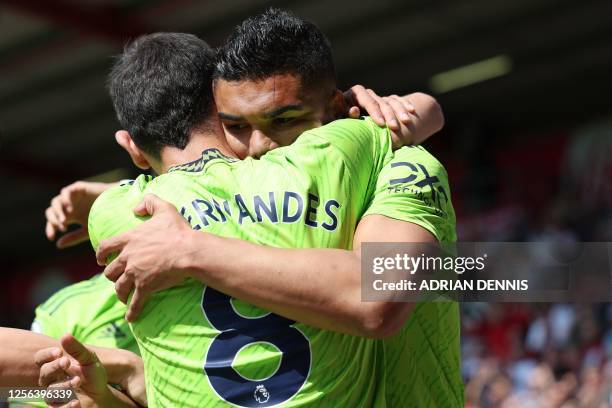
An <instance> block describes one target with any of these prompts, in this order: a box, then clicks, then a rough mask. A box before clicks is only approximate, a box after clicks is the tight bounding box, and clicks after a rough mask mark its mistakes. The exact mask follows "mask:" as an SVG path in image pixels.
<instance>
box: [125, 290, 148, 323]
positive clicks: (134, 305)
mask: <svg viewBox="0 0 612 408" xmlns="http://www.w3.org/2000/svg"><path fill="white" fill-rule="evenodd" d="M147 297H148V295H147V294H146V293H145V292H143V291H142V289H138V288H136V290H135V291H134V296H132V300H131V301H130V305H129V307H128V311H127V313H126V314H125V320H127V321H128V322H133V321H134V320H136V318H137V317H138V315H140V312H142V308H143V307H144V303H145V301H146V300H147Z"/></svg>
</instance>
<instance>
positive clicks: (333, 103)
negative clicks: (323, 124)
mask: <svg viewBox="0 0 612 408" xmlns="http://www.w3.org/2000/svg"><path fill="white" fill-rule="evenodd" d="M327 111H328V112H330V113H331V115H333V118H328V121H331V120H335V119H340V118H343V117H345V116H346V111H347V108H346V101H345V99H344V94H343V93H342V91H340V90H339V89H337V88H336V89H335V90H334V92H333V93H332V95H331V97H330V98H329V100H328V106H327Z"/></svg>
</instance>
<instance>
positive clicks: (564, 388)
mask: <svg viewBox="0 0 612 408" xmlns="http://www.w3.org/2000/svg"><path fill="white" fill-rule="evenodd" d="M462 308H463V315H462V325H463V328H462V329H463V336H462V353H463V361H462V370H463V377H464V379H465V383H466V389H465V395H466V402H467V406H469V407H485V408H486V407H502V408H510V407H520V408H531V407H533V408H544V407H565V408H570V407H571V408H573V407H589V408H596V407H610V406H612V305H611V304H610V303H605V304H601V303H600V304H591V305H589V304H561V303H558V304H545V303H541V304H533V303H531V304H527V303H519V304H517V303H513V304H509V303H506V304H503V303H497V304H494V303H488V304H484V303H466V304H464V305H463V306H462Z"/></svg>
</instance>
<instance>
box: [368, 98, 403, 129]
mask: <svg viewBox="0 0 612 408" xmlns="http://www.w3.org/2000/svg"><path fill="white" fill-rule="evenodd" d="M368 93H369V94H370V95H371V96H372V98H374V99H375V100H376V101H377V102H378V106H379V108H380V110H381V112H382V113H383V116H384V117H385V123H384V124H386V125H387V126H388V127H389V129H391V130H399V122H398V121H397V119H396V117H395V112H393V109H392V108H391V106H389V103H387V102H386V101H385V100H384V99H383V98H381V97H380V96H378V95H376V93H374V91H373V90H371V89H368Z"/></svg>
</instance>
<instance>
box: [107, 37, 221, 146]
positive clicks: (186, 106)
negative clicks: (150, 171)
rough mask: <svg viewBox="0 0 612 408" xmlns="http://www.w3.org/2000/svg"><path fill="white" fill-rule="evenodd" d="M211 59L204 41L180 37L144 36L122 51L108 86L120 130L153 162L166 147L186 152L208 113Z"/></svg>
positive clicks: (213, 54)
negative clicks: (150, 155)
mask: <svg viewBox="0 0 612 408" xmlns="http://www.w3.org/2000/svg"><path fill="white" fill-rule="evenodd" d="M215 58H216V55H215V52H214V51H213V50H212V49H211V48H210V47H209V46H208V44H206V42H204V41H203V40H201V39H200V38H198V37H196V36H194V35H191V34H184V33H155V34H148V35H143V36H141V37H138V38H137V39H135V40H134V41H133V42H131V43H130V44H128V45H127V46H126V47H125V49H124V51H123V54H121V55H120V56H119V57H118V58H117V61H116V62H115V64H114V66H113V69H112V71H111V73H110V75H109V78H108V87H109V90H110V95H111V99H112V100H113V105H114V106H115V111H116V113H117V118H118V119H119V122H120V123H121V126H123V128H124V129H126V130H127V131H128V132H129V133H130V135H131V137H132V139H133V140H134V143H135V144H136V145H137V146H138V147H139V148H141V149H142V150H143V151H145V152H147V153H149V154H152V155H154V156H155V157H159V154H160V150H161V148H162V147H164V146H172V147H178V148H179V149H184V148H185V146H186V145H187V142H188V141H189V134H190V132H191V131H192V130H193V129H195V128H196V127H198V126H200V125H202V124H204V122H205V121H206V118H207V117H209V116H210V113H211V111H212V106H213V96H212V73H213V70H214V65H215Z"/></svg>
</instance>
